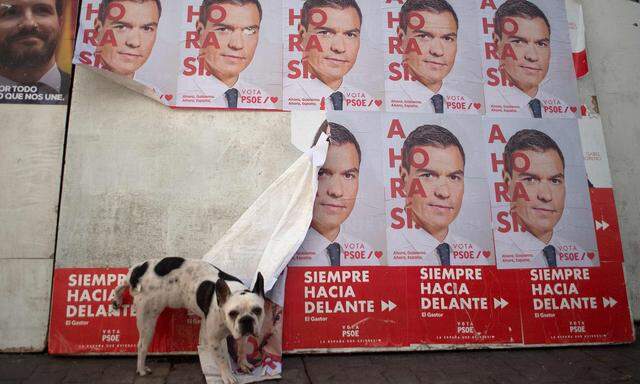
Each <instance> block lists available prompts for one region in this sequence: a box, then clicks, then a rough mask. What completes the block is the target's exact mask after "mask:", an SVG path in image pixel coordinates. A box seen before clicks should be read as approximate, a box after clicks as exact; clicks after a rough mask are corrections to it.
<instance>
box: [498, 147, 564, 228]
mask: <svg viewBox="0 0 640 384" xmlns="http://www.w3.org/2000/svg"><path fill="white" fill-rule="evenodd" d="M513 158H514V160H513V162H514V167H513V170H512V172H511V173H512V175H509V174H508V173H506V172H505V174H504V178H505V181H506V182H507V186H508V188H509V196H510V197H511V200H512V202H511V212H512V214H513V213H515V214H517V216H518V219H519V220H520V222H521V223H522V224H524V226H525V228H526V229H527V231H529V232H530V233H531V234H532V235H534V236H536V237H537V238H540V239H542V238H544V237H547V238H550V235H551V234H552V233H553V228H554V227H555V226H556V224H557V223H558V221H560V218H561V217H562V213H563V211H564V200H565V195H566V186H565V177H564V165H563V163H562V159H561V158H560V155H559V154H558V152H557V151H555V150H553V149H550V150H546V151H544V152H542V151H534V150H522V151H516V152H515V153H514V156H513ZM524 159H528V168H526V167H527V162H526V161H525V160H524ZM517 185H521V186H522V187H519V190H518V191H516V186H517ZM522 189H524V191H525V192H526V196H524V194H523V193H521V191H522ZM516 192H518V193H517V194H516Z"/></svg>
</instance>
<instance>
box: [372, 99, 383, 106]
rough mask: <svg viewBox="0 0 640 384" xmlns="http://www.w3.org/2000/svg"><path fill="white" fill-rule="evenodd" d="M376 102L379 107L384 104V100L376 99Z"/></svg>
mask: <svg viewBox="0 0 640 384" xmlns="http://www.w3.org/2000/svg"><path fill="white" fill-rule="evenodd" d="M374 103H375V104H376V106H377V107H379V106H381V105H382V100H375V101H374Z"/></svg>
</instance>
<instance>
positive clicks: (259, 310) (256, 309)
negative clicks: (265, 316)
mask: <svg viewBox="0 0 640 384" xmlns="http://www.w3.org/2000/svg"><path fill="white" fill-rule="evenodd" d="M251 312H253V313H254V314H255V315H256V316H260V315H261V314H262V308H260V307H253V309H252V310H251Z"/></svg>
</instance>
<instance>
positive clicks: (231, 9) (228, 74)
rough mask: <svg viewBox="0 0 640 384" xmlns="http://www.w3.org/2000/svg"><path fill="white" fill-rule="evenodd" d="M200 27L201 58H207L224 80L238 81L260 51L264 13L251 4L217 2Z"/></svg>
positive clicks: (210, 65)
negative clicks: (261, 13) (262, 16)
mask: <svg viewBox="0 0 640 384" xmlns="http://www.w3.org/2000/svg"><path fill="white" fill-rule="evenodd" d="M220 9H224V12H222V11H221V10H220ZM223 13H224V18H222V17H223V16H222V14H223ZM196 29H197V31H198V37H199V43H200V46H201V47H202V48H201V49H200V57H203V58H204V60H205V63H206V65H207V69H208V70H209V71H210V72H212V73H213V75H214V76H216V77H217V78H218V79H220V80H222V81H225V80H235V79H236V78H237V77H238V76H239V75H240V73H241V72H242V71H244V70H245V68H247V67H248V66H249V64H251V61H252V60H253V55H254V54H255V52H256V48H257V46H258V38H259V37H260V12H259V11H258V7H257V6H256V5H255V4H251V3H247V4H244V5H237V4H224V3H223V4H216V5H215V7H214V6H212V7H209V17H208V20H207V23H206V25H204V24H202V22H200V21H198V22H197V24H196ZM213 37H215V41H217V44H216V43H215V42H214V39H213Z"/></svg>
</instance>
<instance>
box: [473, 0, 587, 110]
mask: <svg viewBox="0 0 640 384" xmlns="http://www.w3.org/2000/svg"><path fill="white" fill-rule="evenodd" d="M478 11H479V13H480V15H481V21H480V26H481V32H482V42H483V46H484V55H483V63H484V64H483V71H484V79H485V86H484V95H485V103H486V114H487V115H488V116H512V117H529V118H575V117H576V116H577V112H578V103H577V100H578V97H577V85H576V76H575V72H574V68H573V59H572V55H571V40H570V38H569V30H568V24H567V15H566V9H565V2H564V1H563V0H550V1H546V0H545V1H541V0H530V1H529V0H506V1H505V0H483V1H481V3H480V8H479V9H478Z"/></svg>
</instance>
